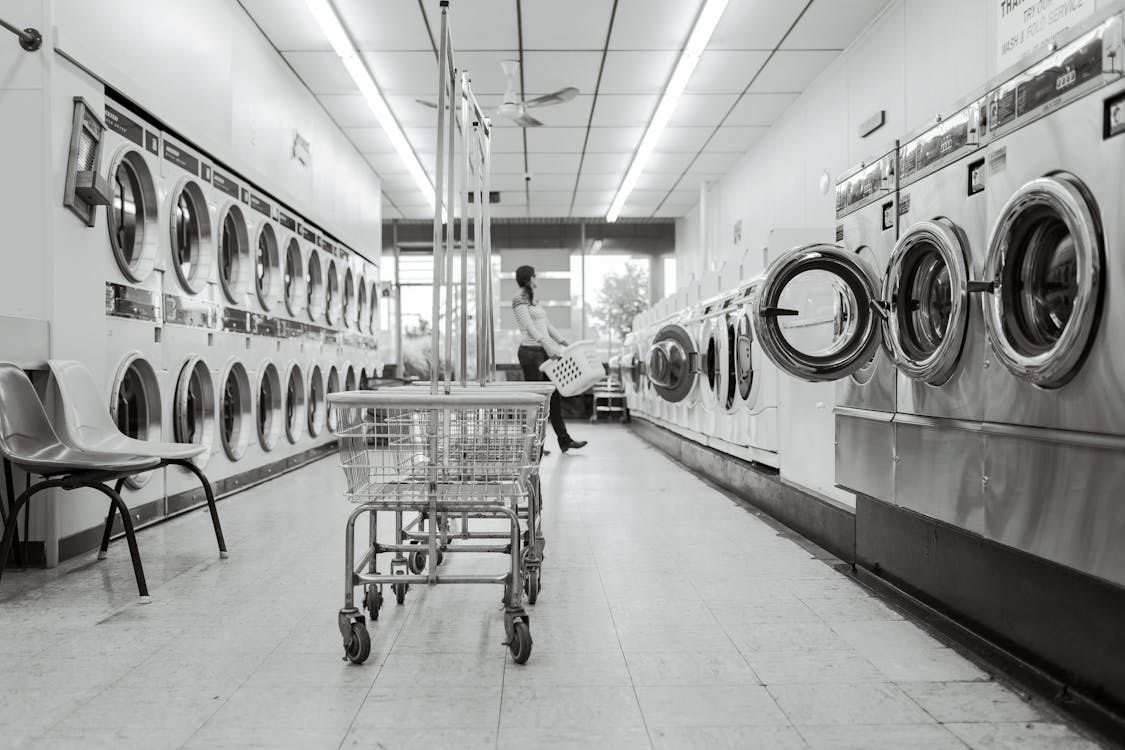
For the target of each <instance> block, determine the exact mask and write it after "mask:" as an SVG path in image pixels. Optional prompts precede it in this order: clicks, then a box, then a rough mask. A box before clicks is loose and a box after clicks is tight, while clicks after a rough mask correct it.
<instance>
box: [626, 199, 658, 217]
mask: <svg viewBox="0 0 1125 750" xmlns="http://www.w3.org/2000/svg"><path fill="white" fill-rule="evenodd" d="M655 208H656V206H643V205H640V204H638V203H633V202H631V201H630V202H629V203H626V204H625V207H624V208H622V209H621V213H620V214H619V215H620V216H621V217H622V218H625V219H647V218H649V217H650V216H652V212H653V209H655Z"/></svg>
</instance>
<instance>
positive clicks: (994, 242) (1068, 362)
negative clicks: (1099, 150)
mask: <svg viewBox="0 0 1125 750" xmlns="http://www.w3.org/2000/svg"><path fill="white" fill-rule="evenodd" d="M1037 210H1045V211H1047V212H1051V213H1054V214H1055V215H1056V216H1057V217H1058V218H1060V219H1061V220H1062V222H1063V223H1064V224H1065V226H1066V228H1067V230H1068V231H1069V232H1070V235H1071V237H1073V238H1074V240H1075V245H1074V247H1075V256H1076V257H1075V260H1076V266H1077V268H1076V273H1077V287H1078V288H1077V292H1076V295H1075V300H1074V306H1073V310H1072V312H1071V315H1070V317H1069V318H1068V319H1067V322H1066V323H1065V324H1064V327H1063V330H1062V333H1061V334H1060V335H1059V337H1058V339H1057V340H1056V341H1055V342H1054V344H1053V345H1052V346H1050V347H1049V348H1048V349H1046V350H1045V351H1042V352H1039V353H1036V354H1030V353H1026V352H1022V351H1020V349H1019V347H1018V345H1017V344H1016V343H1015V342H1013V340H1012V337H1011V336H1010V335H1009V332H1008V325H1007V324H1008V322H1009V315H1008V310H1009V307H1011V304H1010V303H1011V302H1012V301H1013V295H1014V294H1016V293H1018V290H1016V289H1012V285H1011V284H1009V283H1008V282H1009V278H1008V276H1009V274H1008V273H1006V272H1007V271H1008V263H1009V261H1010V260H1011V258H1010V257H1009V253H1010V252H1011V250H1012V246H1011V242H1012V236H1013V233H1014V231H1015V230H1016V229H1018V228H1019V222H1020V221H1021V220H1022V219H1024V218H1025V217H1026V216H1027V215H1028V212H1030V211H1037ZM1020 257H1021V259H1022V254H1021V256H1020ZM1103 273H1104V261H1103V257H1102V237H1101V230H1100V223H1099V221H1098V219H1097V217H1096V216H1095V213H1094V210H1093V209H1092V207H1091V205H1090V202H1089V201H1088V200H1087V198H1086V196H1085V195H1084V194H1083V193H1082V191H1081V189H1080V188H1079V186H1078V184H1077V181H1076V180H1075V179H1074V178H1071V177H1069V176H1065V175H1058V176H1049V177H1041V178H1039V179H1035V180H1031V181H1030V182H1027V183H1025V184H1024V185H1023V186H1022V187H1020V189H1019V190H1017V191H1016V192H1015V193H1014V194H1013V195H1012V197H1011V198H1009V199H1008V201H1007V203H1005V204H1004V208H1003V209H1002V210H1001V211H1000V216H999V218H998V219H997V221H996V226H995V227H994V228H993V230H992V233H991V235H990V237H989V243H988V260H987V261H986V264H985V274H986V278H988V279H989V280H992V281H993V282H994V284H995V290H994V293H993V294H992V299H991V300H990V301H989V303H988V304H987V306H986V308H985V309H986V314H985V330H986V331H987V334H988V339H989V343H990V344H991V345H992V349H993V351H995V352H996V357H997V359H999V360H1000V362H1001V363H1002V364H1003V365H1004V366H1005V367H1006V368H1008V370H1009V371H1010V372H1011V373H1012V374H1013V375H1015V376H1016V377H1018V378H1020V379H1021V380H1024V381H1026V382H1028V383H1031V384H1032V385H1035V386H1038V387H1040V388H1057V387H1059V386H1062V385H1065V384H1066V383H1067V382H1068V381H1069V380H1070V379H1071V378H1072V377H1074V375H1075V373H1076V372H1077V370H1078V367H1079V366H1080V365H1081V363H1082V360H1083V359H1084V358H1085V355H1086V352H1087V350H1088V349H1089V345H1090V343H1091V342H1092V341H1093V338H1094V332H1095V330H1096V328H1097V322H1098V312H1099V307H1100V302H1101V291H1102V285H1103V283H1104V281H1103Z"/></svg>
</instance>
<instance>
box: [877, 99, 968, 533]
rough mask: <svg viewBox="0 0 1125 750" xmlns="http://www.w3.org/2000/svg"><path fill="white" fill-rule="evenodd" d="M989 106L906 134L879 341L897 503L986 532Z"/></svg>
mask: <svg viewBox="0 0 1125 750" xmlns="http://www.w3.org/2000/svg"><path fill="white" fill-rule="evenodd" d="M985 108H986V102H985V99H984V97H983V96H977V97H975V98H974V99H972V100H971V101H970V103H969V104H968V105H967V106H965V107H963V108H961V109H959V110H957V111H955V112H954V113H953V114H952V115H950V116H948V117H946V118H944V119H941V120H940V121H939V122H938V123H937V124H935V125H933V126H931V127H929V128H927V129H925V130H923V131H921V132H920V133H918V134H917V135H915V136H914V137H911V138H908V139H904V143H903V145H902V147H901V148H900V149H899V173H898V179H899V223H900V234H899V239H898V242H897V243H896V245H895V248H894V251H893V252H892V253H891V258H890V262H889V266H888V270H887V274H886V276H885V278H884V279H883V290H882V297H883V303H882V304H884V305H885V307H884V308H883V311H884V313H885V315H886V321H885V326H884V328H885V330H884V342H885V344H886V348H887V350H888V351H889V353H890V355H891V357H892V359H893V361H894V363H895V366H896V367H897V369H898V415H897V416H896V417H895V446H896V450H895V454H896V456H897V459H898V460H897V463H896V466H895V497H896V499H897V502H898V504H899V505H901V506H903V507H906V508H910V509H911V510H914V511H917V512H919V513H922V514H924V515H927V516H930V517H932V518H937V519H939V520H941V521H945V522H947V523H952V524H955V525H957V526H961V527H962V528H967V529H970V530H972V531H975V532H977V533H980V532H982V531H983V530H984V504H983V496H982V486H981V481H980V477H981V468H982V466H981V461H982V456H983V452H982V449H981V439H982V438H981V431H980V425H981V422H982V421H983V420H984V412H985V399H984V391H983V389H982V381H983V377H984V369H983V363H984V346H985V344H984V323H983V319H982V307H981V295H980V294H978V292H982V291H985V290H986V289H987V285H985V284H982V283H980V282H979V281H978V280H979V279H980V278H981V274H982V273H983V267H984V254H985V250H986V246H987V241H988V224H987V216H986V205H985V203H986V198H985V180H984V172H985V158H984V151H983V150H982V147H983V136H984V123H985V118H984V114H985V111H986V109H985Z"/></svg>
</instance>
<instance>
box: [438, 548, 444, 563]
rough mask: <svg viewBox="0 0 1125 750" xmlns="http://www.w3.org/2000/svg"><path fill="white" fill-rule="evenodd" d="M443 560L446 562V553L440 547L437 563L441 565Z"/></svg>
mask: <svg viewBox="0 0 1125 750" xmlns="http://www.w3.org/2000/svg"><path fill="white" fill-rule="evenodd" d="M443 562H445V553H444V552H442V551H441V550H440V549H439V550H438V551H437V564H438V565H441V564H442V563H443Z"/></svg>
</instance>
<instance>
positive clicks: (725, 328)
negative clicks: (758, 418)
mask: <svg viewBox="0 0 1125 750" xmlns="http://www.w3.org/2000/svg"><path fill="white" fill-rule="evenodd" d="M720 320H721V321H722V324H723V325H722V331H721V332H720V333H721V334H722V337H723V361H722V362H721V363H720V367H719V408H720V409H722V410H723V413H725V414H734V413H735V412H736V411H738V410H739V408H741V406H742V394H741V393H740V392H739V388H738V374H737V370H738V363H737V362H736V361H735V357H736V356H737V353H738V315H737V313H736V312H735V311H730V312H728V313H726V314H724V315H723V316H722V317H721V318H720Z"/></svg>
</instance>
